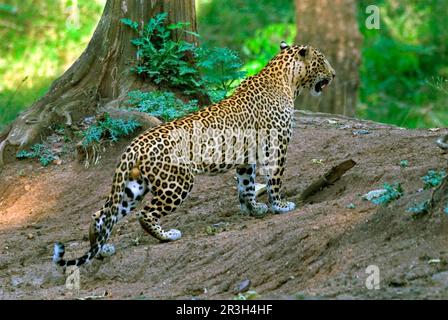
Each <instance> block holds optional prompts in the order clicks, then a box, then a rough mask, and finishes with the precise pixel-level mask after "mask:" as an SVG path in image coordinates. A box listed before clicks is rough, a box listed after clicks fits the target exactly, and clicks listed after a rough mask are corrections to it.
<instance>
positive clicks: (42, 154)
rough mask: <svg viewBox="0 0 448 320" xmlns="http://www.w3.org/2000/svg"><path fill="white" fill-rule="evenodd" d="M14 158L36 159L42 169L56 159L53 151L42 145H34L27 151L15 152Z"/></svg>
mask: <svg viewBox="0 0 448 320" xmlns="http://www.w3.org/2000/svg"><path fill="white" fill-rule="evenodd" d="M16 157H17V158H18V159H38V160H39V162H40V164H42V165H43V166H44V167H46V166H48V165H49V164H50V163H51V162H52V161H53V160H55V159H56V157H55V155H54V154H53V151H51V150H50V149H49V148H48V147H46V146H45V145H43V144H35V145H33V146H32V147H31V149H30V150H29V151H27V150H21V151H19V152H17V154H16Z"/></svg>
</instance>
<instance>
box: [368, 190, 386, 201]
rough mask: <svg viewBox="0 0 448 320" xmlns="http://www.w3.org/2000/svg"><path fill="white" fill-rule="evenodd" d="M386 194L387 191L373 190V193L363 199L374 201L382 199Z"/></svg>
mask: <svg viewBox="0 0 448 320" xmlns="http://www.w3.org/2000/svg"><path fill="white" fill-rule="evenodd" d="M386 192H387V190H386V189H377V190H372V191H370V192H368V193H366V194H365V195H363V196H362V198H363V199H365V200H367V201H372V200H373V199H376V198H379V197H381V196H382V195H383V194H385V193H386Z"/></svg>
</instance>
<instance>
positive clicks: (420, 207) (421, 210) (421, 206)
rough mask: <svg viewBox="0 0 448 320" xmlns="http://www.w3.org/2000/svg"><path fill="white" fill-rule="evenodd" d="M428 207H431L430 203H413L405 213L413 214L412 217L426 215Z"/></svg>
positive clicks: (428, 201) (427, 201) (426, 201)
mask: <svg viewBox="0 0 448 320" xmlns="http://www.w3.org/2000/svg"><path fill="white" fill-rule="evenodd" d="M430 207H431V201H430V200H425V201H422V202H419V203H415V204H414V205H413V206H412V207H409V208H408V209H407V210H406V211H407V212H411V213H413V215H414V216H415V217H417V216H421V215H424V214H426V213H428V212H429V209H430Z"/></svg>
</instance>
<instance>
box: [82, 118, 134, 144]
mask: <svg viewBox="0 0 448 320" xmlns="http://www.w3.org/2000/svg"><path fill="white" fill-rule="evenodd" d="M138 127H140V124H139V123H138V122H137V121H135V120H132V119H129V120H124V119H115V118H111V117H110V116H109V114H107V113H105V114H104V116H103V118H102V119H100V120H98V121H97V122H96V123H95V124H92V125H91V126H89V127H88V128H87V130H85V131H83V132H82V136H83V140H82V145H83V146H84V147H87V146H89V145H91V144H94V143H99V142H100V141H101V140H102V139H108V140H111V141H113V142H116V141H118V138H120V137H121V136H127V135H129V134H131V133H132V132H134V131H135V130H136V129H137V128H138Z"/></svg>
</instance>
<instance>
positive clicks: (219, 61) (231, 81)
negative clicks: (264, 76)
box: [195, 48, 246, 102]
mask: <svg viewBox="0 0 448 320" xmlns="http://www.w3.org/2000/svg"><path fill="white" fill-rule="evenodd" d="M195 53H196V57H197V67H198V69H199V73H200V75H201V80H202V81H201V82H202V85H203V86H204V87H205V88H207V92H206V93H207V94H208V95H209V97H210V99H211V100H212V101H213V102H218V101H219V100H221V99H223V98H225V97H226V95H227V94H228V93H229V92H230V91H231V90H232V89H233V88H234V87H235V85H236V84H237V83H238V82H239V80H240V79H242V78H243V77H244V76H245V75H246V72H245V71H241V68H242V62H241V60H240V58H239V57H238V55H237V53H236V52H235V51H232V50H230V49H228V48H210V49H208V48H197V49H196V51H195Z"/></svg>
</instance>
